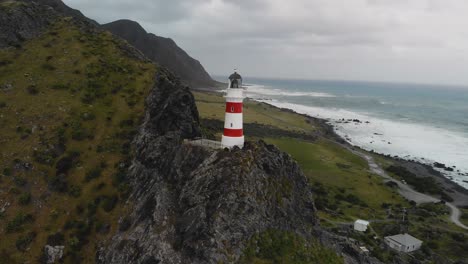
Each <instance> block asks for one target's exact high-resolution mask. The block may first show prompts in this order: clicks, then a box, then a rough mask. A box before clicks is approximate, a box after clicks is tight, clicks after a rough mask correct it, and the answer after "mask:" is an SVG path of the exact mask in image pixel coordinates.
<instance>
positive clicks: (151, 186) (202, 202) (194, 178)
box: [100, 74, 337, 263]
mask: <svg viewBox="0 0 468 264" xmlns="http://www.w3.org/2000/svg"><path fill="white" fill-rule="evenodd" d="M166 76H168V74H166ZM157 87H158V89H155V90H153V92H152V94H151V95H150V96H149V97H148V99H147V107H148V108H147V110H146V111H147V114H146V118H145V122H144V124H143V126H142V128H141V129H140V132H139V134H138V136H137V137H136V139H135V141H134V144H135V146H136V154H137V156H136V158H135V160H134V161H133V163H132V166H131V169H130V171H129V178H130V179H131V184H132V187H133V188H132V189H133V192H132V194H131V196H130V200H131V201H135V209H134V210H133V212H132V213H131V214H130V216H129V217H128V218H125V219H123V220H122V221H121V228H120V231H119V232H118V233H117V234H116V236H115V237H114V238H113V239H112V241H111V243H110V245H109V246H108V247H105V248H103V249H102V250H101V255H100V261H101V262H102V263H159V262H162V263H222V262H229V261H236V260H239V259H240V256H241V255H242V252H243V250H244V249H245V247H246V244H247V242H248V241H249V239H250V238H251V237H252V236H253V235H254V234H257V233H262V232H266V231H268V230H271V229H273V230H285V231H291V232H293V233H297V234H300V235H302V236H304V237H309V236H310V233H309V231H310V230H312V228H313V227H314V226H315V225H316V224H317V220H316V216H315V207H314V203H313V200H312V193H311V192H310V189H309V187H308V184H307V181H306V178H305V177H304V175H303V174H302V172H301V170H300V168H299V167H298V165H297V164H296V163H295V162H294V161H293V160H292V159H291V157H290V156H289V155H287V154H286V153H282V152H280V151H279V150H278V149H276V148H275V147H274V146H272V145H267V144H265V143H263V142H259V143H248V144H247V145H246V146H245V147H244V149H242V150H241V149H233V150H231V151H228V150H211V149H206V148H203V147H197V146H193V145H190V144H188V143H186V142H185V143H184V139H191V138H194V137H199V136H200V129H199V120H198V119H199V118H198V112H197V110H196V106H195V102H194V99H193V96H192V94H191V93H190V92H189V91H188V90H187V89H183V88H182V87H181V84H180V83H177V82H176V81H174V79H171V78H169V79H167V78H160V79H159V80H158V83H157ZM335 258H337V257H336V256H335Z"/></svg>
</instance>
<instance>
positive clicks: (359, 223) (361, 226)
mask: <svg viewBox="0 0 468 264" xmlns="http://www.w3.org/2000/svg"><path fill="white" fill-rule="evenodd" d="M367 226H369V221H366V220H361V219H358V220H356V222H354V230H356V231H359V232H366V230H367Z"/></svg>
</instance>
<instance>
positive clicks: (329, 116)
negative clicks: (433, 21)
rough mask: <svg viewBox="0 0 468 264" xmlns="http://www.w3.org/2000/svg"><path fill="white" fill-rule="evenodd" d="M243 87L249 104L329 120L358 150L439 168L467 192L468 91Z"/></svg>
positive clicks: (328, 84)
mask: <svg viewBox="0 0 468 264" xmlns="http://www.w3.org/2000/svg"><path fill="white" fill-rule="evenodd" d="M217 79H218V80H220V81H225V80H223V79H222V78H217ZM244 85H245V86H246V94H247V96H248V97H250V98H253V99H255V100H258V101H262V102H266V103H269V104H272V105H275V106H277V107H282V108H289V109H291V110H294V111H296V112H298V113H302V114H307V115H310V116H313V117H318V118H323V119H326V120H328V121H329V123H330V124H332V125H333V126H334V128H335V131H336V132H337V134H339V135H340V136H342V137H343V138H345V139H346V140H347V141H348V142H349V143H351V144H353V145H356V146H359V147H361V148H363V149H366V150H374V151H375V152H378V153H382V154H389V155H392V156H398V157H400V158H404V159H413V160H417V161H420V162H423V163H426V164H431V165H433V164H434V162H439V163H443V164H445V165H446V166H447V167H451V168H453V172H448V171H446V170H443V169H438V170H439V171H441V172H442V173H443V174H444V175H445V176H446V177H447V178H449V179H450V180H452V181H454V182H456V183H458V184H459V185H461V186H463V187H464V188H466V189H468V87H456V86H444V85H424V84H403V83H377V82H360V81H359V82H358V81H319V80H287V79H266V78H248V77H244ZM343 119H344V120H343ZM351 119H352V120H354V119H358V120H359V121H360V122H359V123H358V122H349V121H348V122H346V121H347V120H351Z"/></svg>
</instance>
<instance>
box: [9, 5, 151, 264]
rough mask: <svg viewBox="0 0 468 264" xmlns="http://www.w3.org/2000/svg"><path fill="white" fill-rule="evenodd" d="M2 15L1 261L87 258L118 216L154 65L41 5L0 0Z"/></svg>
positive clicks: (117, 41)
mask: <svg viewBox="0 0 468 264" xmlns="http://www.w3.org/2000/svg"><path fill="white" fill-rule="evenodd" d="M0 19H1V20H2V21H1V23H0V32H1V33H2V34H0V36H1V39H0V43H1V45H2V47H4V48H3V49H0V135H1V137H0V144H1V148H0V157H1V158H0V236H1V243H0V259H1V260H0V262H2V263H25V262H29V263H37V262H38V260H41V259H43V258H44V257H45V256H44V255H43V253H44V246H45V245H50V246H65V249H64V254H65V259H66V260H67V261H68V262H85V263H90V262H93V260H94V255H95V253H94V252H95V249H96V245H97V243H98V241H99V240H101V239H104V238H106V237H107V236H108V234H109V233H110V232H111V231H112V230H116V228H118V225H117V220H118V218H119V217H120V215H122V214H123V213H124V211H123V208H122V206H121V204H122V203H121V201H124V200H125V199H126V197H127V193H128V191H129V189H128V188H129V187H128V183H127V180H126V177H125V176H126V174H125V171H126V168H127V166H128V161H129V160H131V155H132V154H131V145H130V142H131V140H132V138H133V135H134V133H135V129H136V127H137V124H139V123H140V121H141V119H142V117H143V114H144V98H145V96H146V95H147V94H148V92H149V90H150V88H151V87H152V86H153V83H154V76H155V72H156V68H155V66H154V65H153V64H152V63H150V62H149V61H148V60H146V59H143V58H144V57H143V56H142V55H141V53H139V52H138V51H136V50H135V49H134V48H132V47H131V46H129V45H128V44H126V43H125V42H124V41H122V40H120V39H116V38H115V37H114V36H112V35H111V34H110V33H108V32H104V31H102V30H100V29H99V28H96V27H95V26H94V25H93V23H90V22H89V21H88V20H83V19H80V18H79V17H70V16H69V15H67V14H64V13H61V12H59V11H57V10H55V9H53V8H50V6H48V5H43V4H41V2H40V1H38V2H30V1H25V2H19V1H2V2H1V3H0ZM3 33H5V34H3Z"/></svg>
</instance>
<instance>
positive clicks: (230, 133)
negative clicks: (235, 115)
mask: <svg viewBox="0 0 468 264" xmlns="http://www.w3.org/2000/svg"><path fill="white" fill-rule="evenodd" d="M224 135H225V136H226V137H242V136H243V135H244V130H243V129H230V128H225V129H224Z"/></svg>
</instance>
